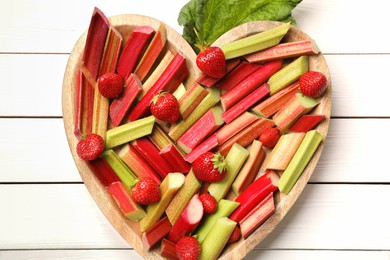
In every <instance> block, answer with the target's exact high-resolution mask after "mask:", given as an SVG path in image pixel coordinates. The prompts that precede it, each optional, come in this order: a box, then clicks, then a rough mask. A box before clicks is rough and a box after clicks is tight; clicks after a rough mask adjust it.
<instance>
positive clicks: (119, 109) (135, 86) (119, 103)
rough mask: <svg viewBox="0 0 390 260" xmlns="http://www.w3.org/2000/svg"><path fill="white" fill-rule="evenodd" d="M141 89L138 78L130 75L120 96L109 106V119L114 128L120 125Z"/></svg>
mask: <svg viewBox="0 0 390 260" xmlns="http://www.w3.org/2000/svg"><path fill="white" fill-rule="evenodd" d="M141 89H142V83H141V81H140V80H139V78H138V76H137V75H135V74H134V73H132V74H130V75H129V77H127V79H126V82H125V87H124V88H123V90H122V92H121V94H120V96H119V97H118V98H116V99H114V100H113V101H112V103H111V105H110V118H111V122H112V124H113V125H114V126H119V125H120V123H121V122H122V120H123V119H124V118H125V115H126V114H127V112H128V111H129V109H130V107H131V105H132V104H133V103H134V101H135V100H136V98H137V96H138V94H139V93H140V92H141Z"/></svg>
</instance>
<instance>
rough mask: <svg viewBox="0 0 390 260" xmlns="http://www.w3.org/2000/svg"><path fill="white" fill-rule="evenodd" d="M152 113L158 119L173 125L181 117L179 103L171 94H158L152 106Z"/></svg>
mask: <svg viewBox="0 0 390 260" xmlns="http://www.w3.org/2000/svg"><path fill="white" fill-rule="evenodd" d="M150 112H152V114H153V115H154V116H155V117H156V118H157V119H160V120H163V121H165V122H168V123H173V122H175V121H177V120H178V119H179V117H180V110H179V102H178V101H177V99H176V97H175V96H174V95H172V94H171V93H167V92H164V93H160V94H157V95H156V96H155V97H154V98H153V100H152V102H151V104H150Z"/></svg>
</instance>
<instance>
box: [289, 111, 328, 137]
mask: <svg viewBox="0 0 390 260" xmlns="http://www.w3.org/2000/svg"><path fill="white" fill-rule="evenodd" d="M324 118H325V115H312V114H310V115H303V116H301V118H299V119H298V121H297V122H295V124H294V125H293V126H292V127H290V129H289V131H290V132H296V133H306V132H309V131H310V130H313V129H314V128H315V127H316V126H317V125H318V124H319V123H320V122H321V121H322V120H324Z"/></svg>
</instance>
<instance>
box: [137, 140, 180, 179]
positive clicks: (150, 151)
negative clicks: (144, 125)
mask: <svg viewBox="0 0 390 260" xmlns="http://www.w3.org/2000/svg"><path fill="white" fill-rule="evenodd" d="M131 145H132V146H133V147H134V148H135V149H136V150H137V152H138V153H139V154H140V155H141V156H142V157H143V158H144V159H145V160H146V161H147V162H148V163H149V164H150V165H151V166H152V167H153V169H154V170H155V171H156V172H157V173H158V174H159V175H160V177H161V178H165V177H166V176H167V175H168V173H171V172H173V169H172V168H171V166H170V164H169V162H167V161H165V160H164V158H163V157H162V156H161V155H160V151H159V150H158V148H157V147H156V146H155V145H154V144H153V143H152V142H151V141H150V140H149V139H148V138H147V137H142V138H138V139H137V140H134V141H133V142H131Z"/></svg>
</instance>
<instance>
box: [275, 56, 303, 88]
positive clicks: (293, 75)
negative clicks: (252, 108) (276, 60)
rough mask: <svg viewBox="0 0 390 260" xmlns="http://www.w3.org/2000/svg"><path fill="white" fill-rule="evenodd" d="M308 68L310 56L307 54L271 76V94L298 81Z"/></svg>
mask: <svg viewBox="0 0 390 260" xmlns="http://www.w3.org/2000/svg"><path fill="white" fill-rule="evenodd" d="M308 70H309V58H308V57H307V56H301V57H299V58H297V59H295V60H294V61H293V62H291V63H289V64H287V65H286V66H285V67H283V68H282V69H281V70H279V71H278V72H276V73H275V74H274V75H272V76H271V77H270V78H269V80H268V84H269V86H270V91H271V95H273V94H275V93H277V92H278V91H280V90H282V89H283V88H284V87H287V86H288V85H290V84H291V83H293V82H295V81H297V80H298V79H299V77H300V76H301V75H302V74H303V73H305V72H306V71H308Z"/></svg>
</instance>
